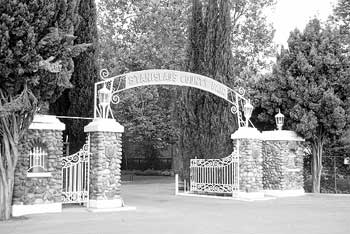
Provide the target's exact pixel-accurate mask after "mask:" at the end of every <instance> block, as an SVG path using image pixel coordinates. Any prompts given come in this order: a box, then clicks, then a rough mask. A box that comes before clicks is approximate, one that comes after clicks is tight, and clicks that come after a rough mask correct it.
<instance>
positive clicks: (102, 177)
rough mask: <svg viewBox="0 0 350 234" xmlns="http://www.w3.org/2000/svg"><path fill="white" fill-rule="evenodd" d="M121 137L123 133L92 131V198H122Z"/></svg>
mask: <svg viewBox="0 0 350 234" xmlns="http://www.w3.org/2000/svg"><path fill="white" fill-rule="evenodd" d="M121 137H122V134H121V133H114V132H91V133H90V144H91V153H92V156H91V157H90V170H91V171H90V199H93V200H113V199H119V198H120V186H121V179H120V166H121V160H122V139H121Z"/></svg>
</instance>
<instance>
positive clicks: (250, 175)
mask: <svg viewBox="0 0 350 234" xmlns="http://www.w3.org/2000/svg"><path fill="white" fill-rule="evenodd" d="M260 137H261V133H260V132H259V131H258V130H257V129H256V128H246V127H241V128H239V129H238V130H237V131H236V132H235V133H233V134H232V135H231V139H233V144H234V147H237V146H238V153H239V190H240V192H241V193H258V192H261V191H262V189H263V183H262V176H263V170H262V152H261V150H262V142H261V139H260ZM261 195H262V196H263V194H261Z"/></svg>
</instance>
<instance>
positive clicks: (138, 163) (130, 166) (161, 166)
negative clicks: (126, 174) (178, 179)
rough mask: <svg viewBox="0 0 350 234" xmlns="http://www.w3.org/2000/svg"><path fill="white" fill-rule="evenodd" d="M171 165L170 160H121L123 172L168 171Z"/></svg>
mask: <svg viewBox="0 0 350 234" xmlns="http://www.w3.org/2000/svg"><path fill="white" fill-rule="evenodd" d="M171 165H172V158H153V159H152V160H150V159H147V158H125V157H124V158H123V162H122V169H123V170H146V169H154V170H170V169H171Z"/></svg>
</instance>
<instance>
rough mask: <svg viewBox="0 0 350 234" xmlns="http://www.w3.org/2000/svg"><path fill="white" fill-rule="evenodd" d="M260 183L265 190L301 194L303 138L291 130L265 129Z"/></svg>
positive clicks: (280, 194) (272, 193)
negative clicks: (261, 181) (261, 180)
mask: <svg viewBox="0 0 350 234" xmlns="http://www.w3.org/2000/svg"><path fill="white" fill-rule="evenodd" d="M261 138H262V140H263V186H264V191H265V193H266V194H269V195H275V196H293V195H302V194H304V180H303V155H304V152H303V146H302V142H303V141H304V139H302V138H301V137H299V136H298V135H297V134H296V133H295V132H293V131H287V130H278V131H264V132H262V134H261Z"/></svg>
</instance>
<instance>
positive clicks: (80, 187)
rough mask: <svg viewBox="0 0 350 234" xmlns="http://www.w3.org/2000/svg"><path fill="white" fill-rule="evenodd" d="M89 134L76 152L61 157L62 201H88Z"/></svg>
mask: <svg viewBox="0 0 350 234" xmlns="http://www.w3.org/2000/svg"><path fill="white" fill-rule="evenodd" d="M90 155H91V153H90V135H88V137H87V142H86V144H85V145H84V146H83V148H82V149H80V150H79V151H78V152H77V153H75V154H72V155H69V156H67V157H63V158H62V202H63V203H84V202H88V201H89V171H90Z"/></svg>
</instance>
